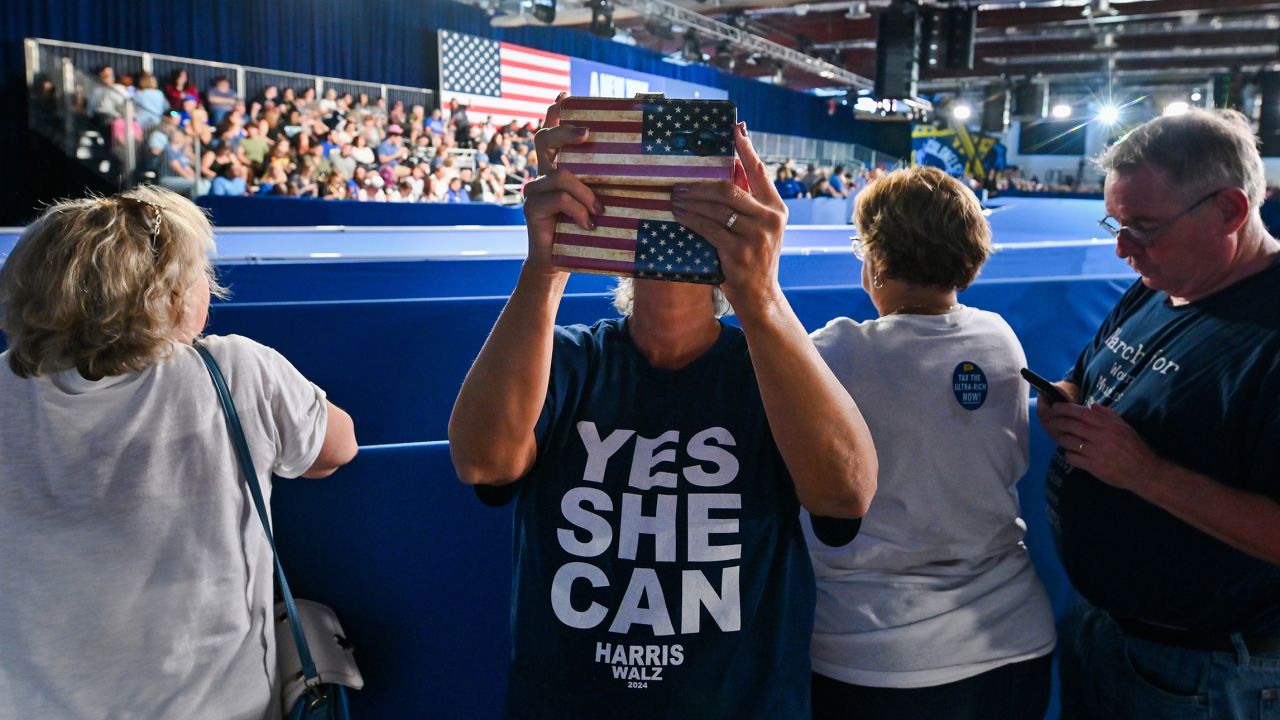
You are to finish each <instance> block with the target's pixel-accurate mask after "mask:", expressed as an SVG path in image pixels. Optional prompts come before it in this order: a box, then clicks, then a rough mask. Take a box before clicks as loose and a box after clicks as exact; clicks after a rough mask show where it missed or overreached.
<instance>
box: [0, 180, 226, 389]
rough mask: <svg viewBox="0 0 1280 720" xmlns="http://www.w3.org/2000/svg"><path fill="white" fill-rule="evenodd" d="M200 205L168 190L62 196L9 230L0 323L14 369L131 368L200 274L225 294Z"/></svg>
mask: <svg viewBox="0 0 1280 720" xmlns="http://www.w3.org/2000/svg"><path fill="white" fill-rule="evenodd" d="M213 247H214V244H213V228H212V226H210V224H209V220H208V218H207V217H205V215H204V212H203V211H202V210H201V209H200V208H198V207H196V206H195V204H194V203H192V202H191V201H190V200H188V199H186V198H184V197H182V196H181V195H178V194H177V193H174V192H172V191H169V190H165V189H163V188H159V187H155V186H143V187H139V188H136V189H134V190H130V191H128V192H125V193H121V194H120V195H116V196H112V197H108V198H98V197H90V198H85V199H79V200H64V201H62V202H59V203H57V204H55V205H53V206H51V207H49V208H48V209H47V210H46V211H45V212H44V213H43V214H42V215H41V216H40V217H39V218H37V219H36V221H35V222H33V223H32V224H31V225H30V226H29V227H28V228H27V229H26V231H25V232H23V233H22V237H20V238H19V239H18V243H17V245H16V246H15V247H14V249H13V253H12V254H10V255H9V258H8V259H7V260H6V261H5V264H4V267H3V268H0V329H3V330H4V332H5V333H6V334H7V335H8V338H9V345H10V348H9V367H10V368H11V369H12V370H13V372H14V373H15V374H17V375H19V376H21V377H31V376H37V375H44V374H48V373H52V372H57V371H61V370H66V369H68V368H73V367H74V368H77V369H79V370H80V372H81V374H82V375H84V376H86V377H103V376H108V375H119V374H123V373H126V372H136V371H139V370H143V369H145V368H146V367H148V366H150V365H152V364H154V363H155V362H157V361H159V360H161V359H163V358H164V357H166V356H167V355H168V354H169V352H171V349H172V342H173V340H174V338H175V333H176V331H177V330H178V329H179V327H180V324H181V323H182V321H183V315H184V313H185V312H186V299H187V296H188V294H189V293H190V292H191V290H192V289H193V288H194V287H195V286H196V285H197V284H198V282H199V279H200V277H201V276H202V275H203V276H204V277H206V278H207V279H208V281H209V290H210V292H211V293H212V294H213V295H216V296H218V297H225V296H226V290H225V289H223V288H222V287H221V286H220V285H218V283H217V281H216V279H215V277H214V273H213V266H212V264H211V263H210V262H209V257H208V252H209V251H211V250H213Z"/></svg>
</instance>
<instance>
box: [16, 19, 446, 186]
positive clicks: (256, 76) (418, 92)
mask: <svg viewBox="0 0 1280 720" xmlns="http://www.w3.org/2000/svg"><path fill="white" fill-rule="evenodd" d="M25 52H26V61H27V62H26V73H27V88H28V92H29V94H30V100H29V102H28V112H29V117H28V126H29V127H30V128H31V130H32V131H33V132H36V133H39V134H40V135H43V136H44V137H45V138H46V139H48V140H49V141H50V142H51V143H52V144H53V145H55V146H57V147H59V148H61V149H62V151H63V152H65V153H66V154H67V155H68V156H69V157H72V158H75V159H76V161H78V162H79V163H80V164H81V165H83V166H84V167H86V168H88V169H90V170H91V171H93V172H95V173H96V174H98V175H99V176H101V177H102V178H103V179H104V180H105V181H106V182H107V183H108V184H110V185H114V186H116V187H118V188H120V189H125V188H129V187H132V186H134V185H136V184H138V183H140V182H144V181H155V182H159V183H160V184H162V185H165V186H167V187H170V188H171V189H174V190H178V191H180V192H184V193H186V192H189V193H190V194H191V195H192V196H193V197H194V196H195V195H199V194H203V193H204V192H206V191H207V190H208V186H209V182H208V180H207V179H206V178H201V177H200V159H201V154H202V151H203V149H204V148H203V147H202V146H201V142H200V138H199V137H194V138H193V143H192V145H191V146H190V147H188V148H186V149H184V150H183V151H182V152H181V153H179V150H178V149H177V148H174V149H170V148H169V147H168V145H164V146H162V147H160V148H159V149H158V150H157V149H156V148H153V147H152V143H151V140H152V139H153V137H154V135H153V133H154V132H155V130H156V128H157V127H158V126H159V123H160V119H161V118H160V117H155V116H152V115H149V114H148V113H146V112H145V111H140V108H139V106H138V104H137V102H136V101H135V99H134V98H133V97H132V96H131V95H129V94H128V92H129V91H128V90H127V89H125V88H124V87H123V86H120V85H115V86H110V87H109V86H107V85H104V84H103V83H102V82H100V81H99V79H98V77H97V76H96V74H93V73H94V71H96V70H97V69H98V68H101V67H102V66H104V65H110V66H112V68H114V69H115V70H116V71H117V77H118V76H119V74H124V73H128V74H135V73H137V72H140V71H145V72H148V73H151V74H152V75H155V76H156V77H157V80H160V81H161V82H163V81H164V79H166V78H168V77H170V76H172V75H173V74H174V73H175V72H176V71H178V70H185V71H186V73H187V78H188V82H189V84H191V85H192V86H194V87H196V88H200V89H203V88H207V87H209V86H210V85H212V84H213V82H214V79H215V78H218V77H226V78H227V79H228V80H230V81H231V86H232V88H233V89H234V90H235V92H236V95H237V96H238V97H239V98H241V99H243V100H245V101H246V103H247V102H248V101H249V99H250V98H252V97H254V96H256V95H257V94H259V93H261V91H262V90H263V89H264V88H266V87H267V86H270V85H275V86H277V87H280V88H283V87H292V88H294V90H295V92H297V93H298V94H299V95H300V94H301V91H302V90H304V89H305V88H309V87H314V88H315V89H316V95H317V97H322V96H323V94H324V91H325V90H327V89H329V88H333V89H335V90H336V91H337V92H338V93H339V94H342V93H347V92H350V93H352V94H353V95H359V94H360V93H366V94H368V95H369V96H370V97H371V98H376V97H385V98H386V99H387V103H388V106H390V105H392V104H394V103H395V101H397V100H400V101H403V102H404V104H405V107H406V109H409V108H412V107H413V106H414V105H422V106H423V107H424V108H425V109H428V110H429V109H432V108H433V107H434V99H435V93H434V92H433V91H432V90H429V89H427V88H413V87H407V86H402V85H391V84H387V83H370V82H362V81H358V80H342V79H336V78H328V77H322V76H316V75H304V74H301V73H292V72H285V71H280V70H266V69H263V68H255V67H248V66H243V65H231V64H228V63H218V62H211V61H208V60H197V59H194V58H183V57H176V56H172V55H159V54H156V53H144V52H136V51H133V50H120V49H115V48H105V47H100V46H96V45H85V44H81V43H70V42H62V41H57V40H44V39H39V38H34V39H33V38H28V39H27V40H26V41H25ZM104 110H105V112H103V111H104ZM164 110H165V111H167V110H168V107H167V104H166V106H165V108H164ZM157 143H159V140H158V139H157ZM178 154H182V155H185V156H186V157H187V158H188V160H189V162H190V164H191V167H192V168H193V169H194V177H193V178H185V177H181V176H180V175H179V173H178V172H177V171H175V170H174V169H173V167H172V165H171V163H170V162H169V160H171V159H173V157H174V156H175V155H178Z"/></svg>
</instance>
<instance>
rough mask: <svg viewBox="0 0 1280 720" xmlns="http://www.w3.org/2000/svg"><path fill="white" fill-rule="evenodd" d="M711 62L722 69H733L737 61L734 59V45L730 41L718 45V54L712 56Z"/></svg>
mask: <svg viewBox="0 0 1280 720" xmlns="http://www.w3.org/2000/svg"><path fill="white" fill-rule="evenodd" d="M711 64H712V65H715V66H716V67H718V68H720V69H722V70H733V66H734V65H735V64H736V63H735V61H734V59H733V46H732V45H730V44H729V42H728V41H725V42H722V43H720V44H719V45H717V46H716V54H715V55H714V56H712V58H711Z"/></svg>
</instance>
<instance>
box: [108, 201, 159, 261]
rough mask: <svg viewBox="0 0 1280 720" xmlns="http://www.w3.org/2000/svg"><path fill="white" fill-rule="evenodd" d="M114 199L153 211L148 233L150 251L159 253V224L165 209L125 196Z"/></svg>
mask: <svg viewBox="0 0 1280 720" xmlns="http://www.w3.org/2000/svg"><path fill="white" fill-rule="evenodd" d="M115 199H116V200H127V201H128V202H131V203H135V204H138V205H142V206H144V207H146V208H149V209H151V210H153V211H154V213H153V214H152V216H151V228H150V232H151V249H152V251H159V249H160V224H161V222H163V220H164V209H165V208H164V206H163V205H157V204H156V203H153V202H150V201H148V200H139V199H138V198H134V197H129V196H127V195H116V196H115Z"/></svg>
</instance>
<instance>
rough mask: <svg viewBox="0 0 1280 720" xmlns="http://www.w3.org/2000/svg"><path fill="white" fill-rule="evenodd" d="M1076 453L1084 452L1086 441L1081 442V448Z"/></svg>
mask: <svg viewBox="0 0 1280 720" xmlns="http://www.w3.org/2000/svg"><path fill="white" fill-rule="evenodd" d="M1076 452H1084V441H1083V440H1081V441H1080V447H1079V448H1077V449H1076Z"/></svg>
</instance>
